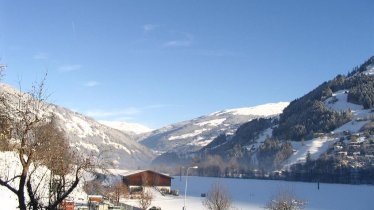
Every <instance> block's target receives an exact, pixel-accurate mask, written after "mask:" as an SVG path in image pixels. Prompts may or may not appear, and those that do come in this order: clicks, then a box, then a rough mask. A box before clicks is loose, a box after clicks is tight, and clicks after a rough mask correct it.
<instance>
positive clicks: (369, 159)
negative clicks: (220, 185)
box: [154, 57, 374, 184]
mask: <svg viewBox="0 0 374 210" xmlns="http://www.w3.org/2000/svg"><path fill="white" fill-rule="evenodd" d="M339 91H341V92H343V93H344V94H345V95H346V103H348V102H349V103H352V104H355V105H362V106H363V108H364V109H365V110H367V111H366V112H365V113H369V117H368V116H366V119H365V121H364V123H365V124H363V125H364V126H362V128H361V129H360V130H359V131H357V132H355V133H351V132H344V133H340V134H335V133H334V132H333V131H334V130H335V129H337V128H340V127H341V126H343V125H345V124H347V123H348V122H350V123H352V125H353V124H355V123H356V121H358V120H360V119H359V118H357V116H355V113H353V111H352V110H351V109H350V108H348V109H342V110H336V109H332V108H330V107H328V106H327V105H326V101H327V100H332V102H331V103H335V102H336V101H337V99H336V98H335V99H334V97H335V94H336V93H337V92H339ZM334 100H336V101H334ZM373 108H374V57H371V58H370V59H369V60H367V61H366V62H365V63H364V64H362V65H361V66H359V67H356V68H354V70H353V71H352V72H350V73H348V74H347V75H346V76H345V75H338V76H336V77H335V78H334V79H333V80H330V81H327V82H324V83H323V84H321V85H319V86H318V87H317V88H315V89H314V90H312V91H310V92H309V93H307V94H306V95H304V96H302V97H301V98H298V99H296V100H294V101H292V102H291V103H290V104H289V106H287V107H286V108H285V109H284V110H283V113H282V114H281V115H280V116H278V117H269V118H260V119H254V120H252V121H250V122H247V123H244V124H243V125H241V126H240V127H239V128H238V129H237V131H236V132H235V134H234V135H225V134H222V135H220V136H218V137H217V138H215V139H214V140H213V141H212V142H210V143H209V144H208V145H206V146H205V147H203V148H202V149H201V150H199V151H197V152H191V153H189V154H178V153H165V154H164V155H161V156H159V157H158V158H156V159H155V160H154V164H157V165H160V164H161V165H162V164H164V163H167V164H168V165H170V164H172V163H175V164H176V165H179V164H181V165H186V164H191V163H192V164H197V165H199V169H198V170H197V171H196V173H197V174H198V175H202V176H231V177H232V176H239V177H268V175H269V172H271V171H274V170H285V169H286V168H285V165H286V164H288V162H287V161H288V160H289V159H290V157H292V156H293V155H295V152H296V150H295V148H293V144H294V143H295V142H298V144H301V145H304V141H305V142H308V141H309V140H313V139H316V138H319V137H321V138H322V137H325V138H329V139H332V141H331V142H332V143H331V145H330V146H329V148H328V149H327V150H326V151H323V152H322V154H323V155H322V156H320V157H317V159H314V160H313V159H312V158H311V156H310V153H309V152H308V155H307V157H306V160H304V162H299V163H294V165H293V166H291V167H288V168H287V169H288V170H287V172H285V171H283V172H282V173H281V174H282V175H279V173H277V174H278V178H283V179H292V180H303V181H315V180H319V181H324V182H341V183H370V184H373V183H374V175H373V174H374V167H373V166H372V165H374V113H373V110H371V112H370V109H373ZM361 109H362V108H361ZM370 113H373V114H371V115H370ZM292 142H293V143H292ZM336 148H339V149H336ZM175 173H179V171H178V170H176V171H175ZM266 174H267V175H266ZM270 174H271V173H270ZM370 174H371V175H370ZM358 180H359V181H358Z"/></svg>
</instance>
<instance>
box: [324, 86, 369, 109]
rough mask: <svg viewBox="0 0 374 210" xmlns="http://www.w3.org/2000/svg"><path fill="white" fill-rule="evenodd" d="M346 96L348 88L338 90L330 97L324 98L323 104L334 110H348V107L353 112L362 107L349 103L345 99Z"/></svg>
mask: <svg viewBox="0 0 374 210" xmlns="http://www.w3.org/2000/svg"><path fill="white" fill-rule="evenodd" d="M347 97H348V90H341V91H338V92H336V93H333V94H332V97H330V98H328V99H326V100H325V105H326V106H327V107H328V108H330V109H333V110H335V111H348V110H349V109H351V110H352V112H353V113H354V112H355V111H357V110H362V109H363V108H364V107H363V106H361V105H357V104H353V103H349V102H348V101H347ZM334 101H335V102H334Z"/></svg>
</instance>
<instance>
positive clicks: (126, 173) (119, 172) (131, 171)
mask: <svg viewBox="0 0 374 210" xmlns="http://www.w3.org/2000/svg"><path fill="white" fill-rule="evenodd" d="M146 171H150V172H152V173H155V174H159V175H161V176H164V177H169V178H171V179H173V177H171V176H169V175H168V174H163V173H159V172H156V171H153V170H130V171H124V170H121V171H117V173H116V175H121V176H123V177H127V176H131V175H135V174H139V173H142V172H146Z"/></svg>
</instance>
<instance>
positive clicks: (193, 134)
mask: <svg viewBox="0 0 374 210" xmlns="http://www.w3.org/2000/svg"><path fill="white" fill-rule="evenodd" d="M207 130H208V129H205V128H203V129H199V130H194V131H193V132H192V133H186V134H183V135H180V136H170V137H169V141H173V140H176V139H186V138H189V137H194V136H197V135H199V134H202V133H203V132H204V131H207Z"/></svg>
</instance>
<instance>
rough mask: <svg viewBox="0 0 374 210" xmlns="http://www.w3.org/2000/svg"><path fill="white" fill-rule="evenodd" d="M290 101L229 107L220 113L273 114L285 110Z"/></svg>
mask: <svg viewBox="0 0 374 210" xmlns="http://www.w3.org/2000/svg"><path fill="white" fill-rule="evenodd" d="M288 104H289V103H288V102H279V103H269V104H264V105H259V106H255V107H248V108H239V109H228V110H225V111H223V112H220V113H216V114H223V113H230V112H231V113H232V114H234V115H259V116H271V115H277V114H280V113H282V112H283V109H284V108H286V107H287V106H288Z"/></svg>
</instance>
